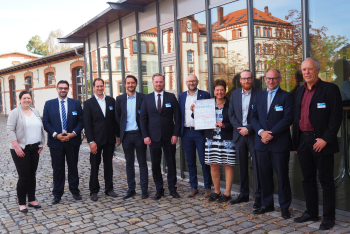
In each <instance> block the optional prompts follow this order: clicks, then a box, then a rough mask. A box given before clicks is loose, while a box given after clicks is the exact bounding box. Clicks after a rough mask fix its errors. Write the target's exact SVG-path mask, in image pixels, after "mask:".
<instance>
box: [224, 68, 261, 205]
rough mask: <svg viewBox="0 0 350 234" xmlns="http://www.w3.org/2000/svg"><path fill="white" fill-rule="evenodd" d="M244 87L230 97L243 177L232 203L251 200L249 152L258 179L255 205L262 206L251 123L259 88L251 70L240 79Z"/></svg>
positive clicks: (231, 115)
mask: <svg viewBox="0 0 350 234" xmlns="http://www.w3.org/2000/svg"><path fill="white" fill-rule="evenodd" d="M239 81H240V83H241V86H242V88H239V89H236V90H235V91H233V92H232V95H231V99H230V109H229V116H230V122H231V124H232V126H233V138H232V141H233V142H234V143H235V147H236V154H237V157H238V160H239V174H240V179H241V189H240V192H241V193H240V194H239V195H238V197H237V198H236V200H232V201H231V202H230V203H231V204H238V203H241V202H248V201H249V174H248V152H249V153H250V156H251V157H252V160H253V168H254V171H255V173H254V174H255V179H256V192H255V203H254V205H253V207H254V208H255V209H258V208H260V207H261V186H260V181H259V169H258V164H257V159H256V155H255V150H254V140H255V131H254V128H253V126H252V125H251V123H250V118H251V110H252V108H251V107H252V104H253V101H254V98H255V95H256V94H257V93H258V92H259V90H257V89H255V88H254V87H253V86H252V85H253V82H254V77H253V76H252V73H251V71H249V70H244V71H242V72H241V74H240V79H239Z"/></svg>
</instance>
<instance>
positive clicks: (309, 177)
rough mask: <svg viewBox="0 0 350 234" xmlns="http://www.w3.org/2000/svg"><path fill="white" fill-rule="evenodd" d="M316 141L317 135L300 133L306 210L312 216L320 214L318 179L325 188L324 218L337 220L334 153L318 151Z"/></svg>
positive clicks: (300, 156) (300, 161)
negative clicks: (315, 149) (326, 153)
mask: <svg viewBox="0 0 350 234" xmlns="http://www.w3.org/2000/svg"><path fill="white" fill-rule="evenodd" d="M315 143H316V141H315V136H314V135H309V136H306V135H304V134H301V135H300V140H299V145H298V148H297V152H298V158H299V163H300V168H301V172H302V174H303V177H304V180H303V182H302V185H303V190H304V196H305V201H306V211H307V213H308V214H310V215H312V216H318V190H317V181H316V177H317V170H318V179H319V181H320V184H321V186H322V189H323V218H324V219H326V220H335V185H334V177H333V171H334V155H333V154H329V155H325V154H323V151H321V152H319V153H316V152H315V151H314V150H313V145H314V144H315Z"/></svg>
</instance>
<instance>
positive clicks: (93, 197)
mask: <svg viewBox="0 0 350 234" xmlns="http://www.w3.org/2000/svg"><path fill="white" fill-rule="evenodd" d="M90 199H91V201H97V200H98V196H97V193H93V194H91V196H90Z"/></svg>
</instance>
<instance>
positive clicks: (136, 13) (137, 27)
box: [135, 12, 143, 93]
mask: <svg viewBox="0 0 350 234" xmlns="http://www.w3.org/2000/svg"><path fill="white" fill-rule="evenodd" d="M135 20H136V44H137V68H138V77H139V85H138V86H139V92H140V93H143V83H142V60H141V59H142V58H141V35H140V33H139V13H138V12H135Z"/></svg>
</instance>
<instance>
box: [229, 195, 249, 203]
mask: <svg viewBox="0 0 350 234" xmlns="http://www.w3.org/2000/svg"><path fill="white" fill-rule="evenodd" d="M241 202H249V196H244V195H243V194H242V193H241V194H239V195H238V197H237V198H236V199H235V200H232V201H230V203H231V204H238V203H241Z"/></svg>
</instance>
